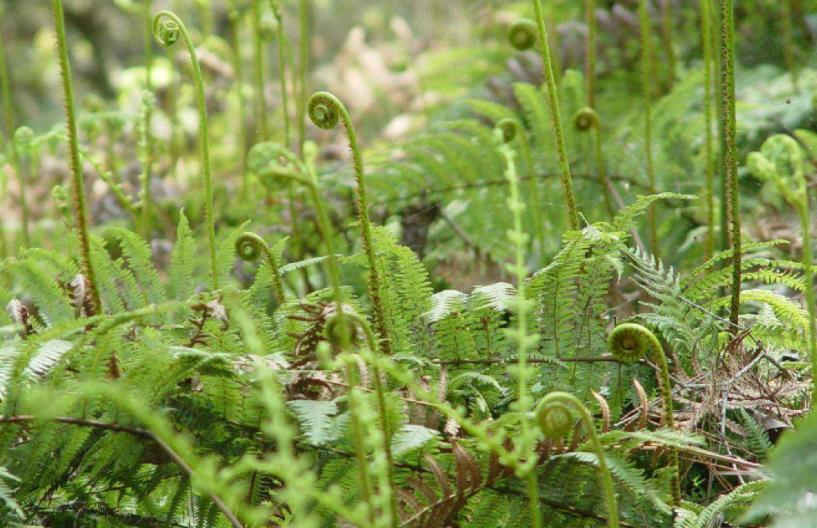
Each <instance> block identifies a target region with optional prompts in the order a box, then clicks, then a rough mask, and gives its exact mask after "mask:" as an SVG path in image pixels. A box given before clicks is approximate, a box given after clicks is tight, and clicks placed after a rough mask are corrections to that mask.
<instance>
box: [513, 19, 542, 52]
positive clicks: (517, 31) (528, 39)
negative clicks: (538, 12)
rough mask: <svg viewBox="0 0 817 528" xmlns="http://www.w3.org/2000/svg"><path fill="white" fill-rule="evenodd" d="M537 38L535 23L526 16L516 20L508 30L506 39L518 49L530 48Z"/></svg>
mask: <svg viewBox="0 0 817 528" xmlns="http://www.w3.org/2000/svg"><path fill="white" fill-rule="evenodd" d="M537 38H538V36H537V32H536V24H535V23H534V22H533V20H528V19H527V18H523V19H521V20H517V21H516V22H514V23H513V24H511V27H510V29H509V30H508V41H509V42H510V43H511V46H513V47H514V49H517V50H519V51H524V50H529V49H531V48H532V47H533V46H535V45H536V39H537Z"/></svg>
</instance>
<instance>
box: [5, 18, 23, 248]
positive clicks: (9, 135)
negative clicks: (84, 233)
mask: <svg viewBox="0 0 817 528" xmlns="http://www.w3.org/2000/svg"><path fill="white" fill-rule="evenodd" d="M0 9H2V8H0ZM0 16H2V12H0ZM0 20H2V18H0ZM0 97H2V99H3V121H4V123H5V131H6V141H8V144H9V146H10V149H11V162H12V164H13V165H14V167H15V171H16V172H17V176H18V178H20V196H21V204H22V203H23V202H24V201H25V187H24V186H23V175H22V173H21V172H20V170H19V161H18V159H17V158H18V154H17V149H16V147H15V145H14V140H13V134H14V102H13V100H12V95H11V82H10V80H9V70H8V65H7V64H6V49H5V44H4V43H3V39H1V38H0ZM26 210H27V208H23V210H22V211H21V212H23V211H26ZM23 236H24V237H25V238H24V243H25V245H26V246H28V242H27V240H26V238H27V233H26V232H25V230H24V232H23ZM7 255H8V247H7V245H6V231H5V222H2V220H0V257H3V258H5V257H6V256H7Z"/></svg>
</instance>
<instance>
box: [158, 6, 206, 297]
mask: <svg viewBox="0 0 817 528" xmlns="http://www.w3.org/2000/svg"><path fill="white" fill-rule="evenodd" d="M153 35H154V36H155V37H156V40H158V41H159V43H160V44H162V45H163V46H172V45H173V44H175V43H176V42H177V41H178V40H179V37H181V38H182V39H183V40H184V44H185V47H187V53H188V54H189V55H190V63H191V65H192V66H193V84H194V85H195V88H196V99H197V102H198V110H199V143H200V145H199V147H200V150H201V165H202V170H203V173H204V216H205V222H206V223H207V239H208V242H209V245H210V273H211V275H212V277H211V281H212V287H213V289H214V290H217V289H218V266H217V264H216V225H215V219H214V218H213V178H212V174H211V171H210V138H209V131H208V126H207V105H206V104H205V100H204V81H203V79H202V75H201V66H200V65H199V60H198V57H197V56H196V47H195V46H194V45H193V40H192V39H191V38H190V34H189V33H188V31H187V28H186V27H185V26H184V23H183V22H182V21H181V19H180V18H179V17H178V16H176V14H175V13H173V12H172V11H159V12H158V13H157V14H156V16H155V17H154V18H153Z"/></svg>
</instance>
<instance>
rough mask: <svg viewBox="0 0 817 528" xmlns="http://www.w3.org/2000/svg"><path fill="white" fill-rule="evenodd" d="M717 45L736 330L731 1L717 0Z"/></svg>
mask: <svg viewBox="0 0 817 528" xmlns="http://www.w3.org/2000/svg"><path fill="white" fill-rule="evenodd" d="M720 9H721V17H720V18H721V21H720V22H721V23H720V48H721V87H720V88H721V90H720V111H721V121H722V123H723V131H722V133H723V142H724V151H723V156H724V169H725V174H724V177H725V183H726V188H727V197H728V200H727V202H726V208H727V212H728V214H729V217H730V219H731V224H732V225H731V232H732V240H731V244H732V292H731V303H730V307H729V321H730V322H731V323H732V332H733V333H737V331H738V330H739V328H738V315H739V313H740V283H741V270H740V265H741V257H742V254H741V253H742V252H741V232H740V193H739V190H738V147H737V137H736V129H737V118H736V115H735V19H734V16H735V8H734V2H733V0H720Z"/></svg>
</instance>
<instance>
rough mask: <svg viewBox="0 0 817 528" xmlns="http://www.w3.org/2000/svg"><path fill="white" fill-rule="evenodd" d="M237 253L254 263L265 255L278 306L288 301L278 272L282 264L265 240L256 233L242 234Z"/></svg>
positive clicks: (236, 246)
mask: <svg viewBox="0 0 817 528" xmlns="http://www.w3.org/2000/svg"><path fill="white" fill-rule="evenodd" d="M235 252H236V255H238V256H239V258H241V260H246V261H249V262H254V261H256V260H258V258H259V257H261V255H262V254H263V255H264V257H265V258H266V259H267V264H268V265H269V267H270V271H271V273H272V286H273V288H274V289H275V297H276V299H275V300H276V301H278V305H279V306H280V305H281V304H283V303H284V301H286V293H284V282H283V281H282V280H281V273H280V272H279V271H278V270H279V268H280V267H281V263H280V262H278V259H277V258H276V256H275V254H274V253H273V252H272V250H271V249H270V247H269V244H267V243H266V242H265V241H264V239H263V238H261V237H260V236H258V235H256V234H255V233H250V232H246V233H242V234H241V235H240V236H239V237H238V238H237V239H236V241H235Z"/></svg>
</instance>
